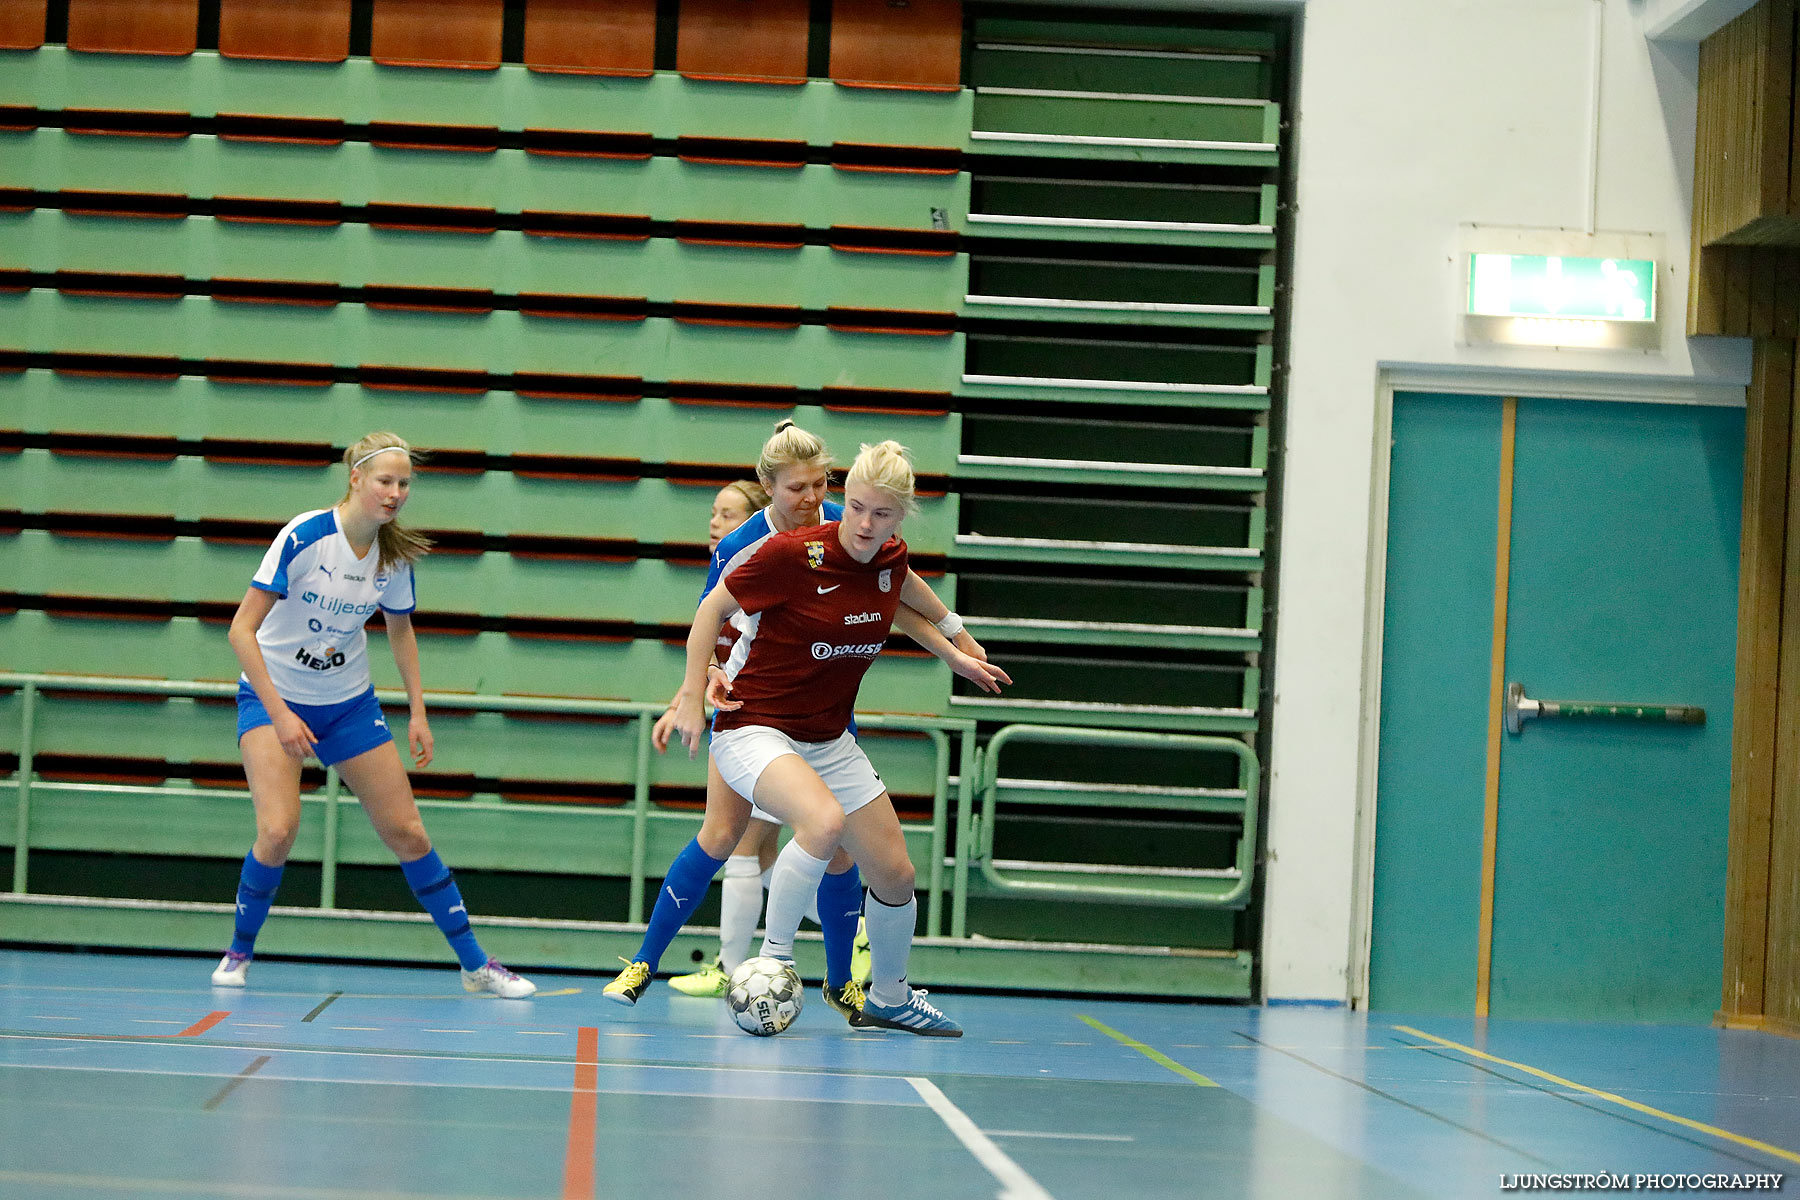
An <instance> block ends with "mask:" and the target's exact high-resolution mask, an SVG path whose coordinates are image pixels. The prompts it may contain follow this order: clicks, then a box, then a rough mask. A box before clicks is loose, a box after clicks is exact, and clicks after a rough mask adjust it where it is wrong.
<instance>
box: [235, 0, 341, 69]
mask: <svg viewBox="0 0 1800 1200" xmlns="http://www.w3.org/2000/svg"><path fill="white" fill-rule="evenodd" d="M219 53H220V54H221V55H223V56H224V57H226V58H254V59H268V60H280V61H289V62H317V63H341V62H343V61H344V60H345V59H346V58H348V57H349V56H350V0H219Z"/></svg>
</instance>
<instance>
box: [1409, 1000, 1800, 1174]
mask: <svg viewBox="0 0 1800 1200" xmlns="http://www.w3.org/2000/svg"><path fill="white" fill-rule="evenodd" d="M1394 1028H1395V1029H1397V1030H1399V1031H1400V1032H1401V1033H1410V1034H1412V1035H1413V1036H1414V1037H1422V1038H1424V1039H1425V1040H1426V1041H1428V1042H1436V1043H1437V1044H1438V1045H1440V1046H1448V1047H1449V1048H1450V1049H1452V1050H1460V1051H1461V1052H1462V1053H1464V1054H1467V1055H1471V1056H1473V1057H1475V1058H1479V1059H1483V1060H1485V1061H1487V1062H1491V1063H1499V1064H1500V1065H1501V1066H1503V1067H1511V1068H1512V1069H1513V1070H1515V1071H1523V1072H1525V1073H1526V1074H1527V1075H1535V1076H1537V1077H1538V1078H1539V1079H1544V1080H1548V1081H1549V1082H1551V1083H1554V1084H1556V1085H1557V1086H1558V1087H1566V1088H1573V1089H1574V1090H1575V1091H1578V1092H1581V1093H1583V1094H1585V1095H1589V1096H1594V1097H1597V1098H1598V1099H1601V1100H1610V1101H1611V1102H1612V1103H1614V1104H1619V1105H1623V1106H1624V1107H1626V1108H1629V1109H1630V1110H1631V1111H1632V1112H1640V1113H1643V1114H1644V1115H1645V1116H1648V1117H1659V1118H1661V1119H1662V1120H1664V1121H1670V1122H1673V1123H1674V1124H1676V1125H1681V1126H1684V1127H1686V1128H1688V1129H1694V1130H1698V1131H1699V1132H1701V1133H1705V1134H1710V1135H1712V1136H1713V1137H1716V1138H1723V1139H1725V1140H1726V1141H1728V1142H1735V1143H1737V1144H1738V1145H1740V1146H1748V1147H1750V1148H1751V1149H1752V1150H1761V1151H1762V1152H1763V1153H1764V1154H1772V1155H1774V1156H1775V1157H1776V1158H1782V1159H1786V1160H1787V1161H1788V1162H1793V1163H1800V1154H1796V1153H1794V1152H1793V1151H1792V1150H1783V1149H1782V1148H1781V1147H1780V1146H1771V1145H1770V1144H1769V1143H1768V1142H1759V1141H1757V1140H1756V1139H1755V1138H1749V1137H1745V1136H1744V1135H1743V1134H1741V1133H1733V1132H1731V1131H1730V1130H1729V1129H1720V1128H1719V1127H1718V1126H1716V1125H1708V1124H1705V1123H1704V1122H1701V1121H1695V1120H1691V1119H1690V1118H1688V1117H1678V1116H1676V1115H1675V1114H1674V1113H1667V1112H1664V1111H1663V1110H1662V1109H1660V1108H1651V1107H1650V1106H1649V1105H1648V1104H1639V1103H1638V1102H1637V1101H1636V1100H1627V1099H1626V1098H1625V1097H1623V1096H1620V1095H1617V1094H1615V1093H1613V1092H1603V1091H1601V1090H1600V1089H1599V1088H1591V1087H1588V1086H1587V1085H1586V1084H1581V1083H1576V1082H1575V1081H1574V1080H1572V1079H1564V1078H1563V1077H1562V1076H1561V1075H1552V1074H1551V1073H1550V1072H1548V1071H1540V1070H1538V1068H1536V1067H1529V1066H1526V1065H1525V1064H1524V1063H1520V1062H1514V1061H1512V1060H1511V1059H1510V1058H1501V1057H1500V1056H1499V1055H1496V1054H1488V1053H1486V1052H1485V1051H1482V1050H1477V1049H1475V1048H1474V1047H1473V1046H1464V1045H1462V1044H1460V1043H1458V1042H1453V1041H1450V1040H1449V1039H1448V1038H1441V1037H1437V1036H1435V1035H1433V1034H1429V1033H1426V1032H1425V1031H1424V1030H1422V1029H1414V1028H1413V1027H1412V1026H1410V1025H1396V1026H1394Z"/></svg>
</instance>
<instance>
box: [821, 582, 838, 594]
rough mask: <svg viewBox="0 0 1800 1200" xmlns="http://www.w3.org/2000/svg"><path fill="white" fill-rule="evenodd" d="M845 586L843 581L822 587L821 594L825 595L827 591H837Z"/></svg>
mask: <svg viewBox="0 0 1800 1200" xmlns="http://www.w3.org/2000/svg"><path fill="white" fill-rule="evenodd" d="M843 586H844V585H843V584H841V583H834V584H832V585H831V586H830V587H821V588H820V589H819V595H821V596H823V595H824V594H825V593H826V592H835V591H837V590H838V589H839V588H841V587H843Z"/></svg>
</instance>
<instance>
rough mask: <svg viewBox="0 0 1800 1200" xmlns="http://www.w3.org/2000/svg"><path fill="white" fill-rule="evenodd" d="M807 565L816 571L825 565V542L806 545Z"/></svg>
mask: <svg viewBox="0 0 1800 1200" xmlns="http://www.w3.org/2000/svg"><path fill="white" fill-rule="evenodd" d="M806 565H807V566H809V567H811V568H812V569H813V570H815V571H816V570H818V569H819V568H820V567H822V566H824V565H825V543H824V542H808V543H806Z"/></svg>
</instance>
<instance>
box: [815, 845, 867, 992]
mask: <svg viewBox="0 0 1800 1200" xmlns="http://www.w3.org/2000/svg"><path fill="white" fill-rule="evenodd" d="M861 915H862V873H861V872H860V871H858V870H857V869H856V864H855V863H851V864H850V869H849V870H848V871H845V872H844V873H843V874H842V875H830V874H828V875H826V876H825V878H823V879H821V880H819V929H820V931H821V932H822V933H824V935H825V982H826V984H828V985H829V986H831V987H834V988H841V987H843V986H844V985H845V984H846V983H849V982H850V952H851V948H852V946H854V944H855V942H856V920H857V918H858V917H860V916H861Z"/></svg>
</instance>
